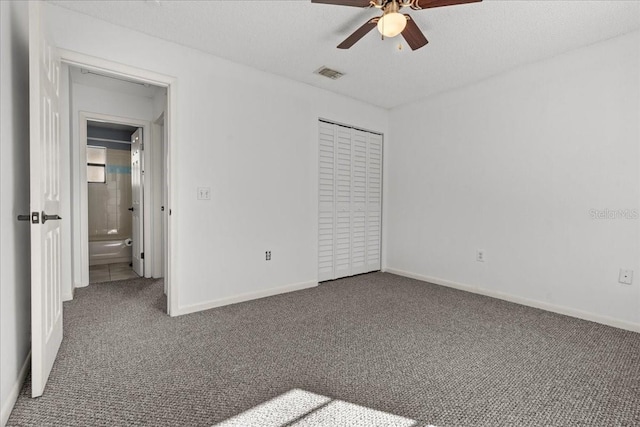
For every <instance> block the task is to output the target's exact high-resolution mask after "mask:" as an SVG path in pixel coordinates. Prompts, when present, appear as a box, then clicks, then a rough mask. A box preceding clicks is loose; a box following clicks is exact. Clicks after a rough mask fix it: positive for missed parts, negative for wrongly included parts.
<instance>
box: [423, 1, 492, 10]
mask: <svg viewBox="0 0 640 427" xmlns="http://www.w3.org/2000/svg"><path fill="white" fill-rule="evenodd" d="M481 1H482V0H415V2H414V3H413V4H412V5H411V8H412V9H415V10H420V9H429V8H432V7H443V6H455V5H457V4H467V3H477V2H481Z"/></svg>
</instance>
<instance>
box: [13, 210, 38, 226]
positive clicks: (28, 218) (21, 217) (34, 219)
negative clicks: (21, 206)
mask: <svg viewBox="0 0 640 427" xmlns="http://www.w3.org/2000/svg"><path fill="white" fill-rule="evenodd" d="M18 221H31V223H32V224H38V223H39V222H40V213H39V212H31V215H18Z"/></svg>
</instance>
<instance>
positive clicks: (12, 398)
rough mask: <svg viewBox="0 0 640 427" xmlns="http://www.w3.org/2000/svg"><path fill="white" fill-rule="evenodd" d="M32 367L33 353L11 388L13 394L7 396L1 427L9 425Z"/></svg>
mask: <svg viewBox="0 0 640 427" xmlns="http://www.w3.org/2000/svg"><path fill="white" fill-rule="evenodd" d="M30 366H31V352H29V354H28V355H27V358H26V359H25V361H24V363H23V364H22V368H20V372H19V373H18V378H16V381H15V383H14V384H13V387H11V392H9V396H7V401H6V402H2V409H0V426H2V427H4V426H6V425H7V422H8V421H9V415H11V411H13V406H14V405H15V404H16V400H18V394H19V393H20V390H21V389H22V384H24V380H25V379H26V378H27V373H28V372H29V367H30Z"/></svg>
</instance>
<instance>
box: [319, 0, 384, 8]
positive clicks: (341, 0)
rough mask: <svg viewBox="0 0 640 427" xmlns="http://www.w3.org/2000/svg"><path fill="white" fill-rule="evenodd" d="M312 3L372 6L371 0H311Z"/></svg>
mask: <svg viewBox="0 0 640 427" xmlns="http://www.w3.org/2000/svg"><path fill="white" fill-rule="evenodd" d="M311 3H324V4H335V5H338V6H353V7H370V6H371V0H311Z"/></svg>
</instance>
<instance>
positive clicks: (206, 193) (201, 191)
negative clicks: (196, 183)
mask: <svg viewBox="0 0 640 427" xmlns="http://www.w3.org/2000/svg"><path fill="white" fill-rule="evenodd" d="M198 200H211V187H198Z"/></svg>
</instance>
